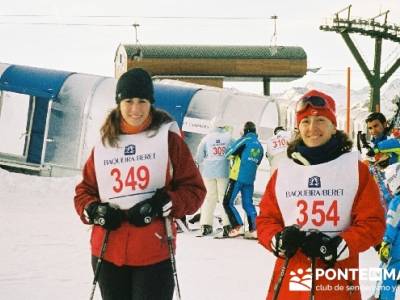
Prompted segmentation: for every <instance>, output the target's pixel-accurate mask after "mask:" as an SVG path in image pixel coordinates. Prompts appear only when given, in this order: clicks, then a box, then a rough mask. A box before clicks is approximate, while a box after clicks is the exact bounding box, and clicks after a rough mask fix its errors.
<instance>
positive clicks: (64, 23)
mask: <svg viewBox="0 0 400 300" xmlns="http://www.w3.org/2000/svg"><path fill="white" fill-rule="evenodd" d="M2 2H3V3H2V6H1V12H0V36H1V38H2V43H1V47H0V61H1V62H4V63H15V64H23V65H31V66H39V67H46V68H53V69H60V70H71V71H76V72H84V73H92V74H99V75H107V76H113V74H114V62H113V60H114V54H115V50H116V49H117V46H118V44H119V43H134V42H135V31H134V28H133V26H132V24H133V23H138V24H140V26H139V28H138V39H139V42H140V43H141V44H214V45H270V44H271V38H272V36H273V33H274V22H273V20H271V19H270V17H271V16H273V15H277V16H278V19H277V22H276V25H277V27H276V30H277V31H276V32H277V36H276V37H277V39H276V40H277V44H278V45H283V46H300V47H303V48H304V49H305V51H306V53H307V56H308V67H309V68H313V67H322V69H321V70H320V71H319V72H318V73H317V74H315V75H314V74H308V75H307V76H306V78H304V79H302V80H297V81H296V82H292V83H290V84H289V85H300V86H301V85H302V84H304V83H305V82H308V81H311V80H318V81H322V82H339V83H342V84H345V69H346V67H348V66H350V67H351V68H352V74H353V85H352V87H353V88H356V89H357V88H361V87H363V86H366V85H367V82H366V80H365V79H364V77H363V75H362V73H361V71H360V69H359V67H358V66H357V64H356V62H355V60H354V58H353V57H352V55H351V53H350V50H349V49H348V48H347V46H346V45H345V43H344V41H343V39H342V38H341V37H340V35H339V34H337V33H332V32H324V31H320V30H319V25H322V24H325V23H326V22H329V19H330V18H332V16H333V14H334V13H335V12H337V11H339V10H341V9H342V8H345V7H346V6H348V5H349V4H352V5H353V6H352V9H351V14H352V16H357V17H362V18H364V19H368V18H371V17H374V16H376V15H378V14H379V13H380V12H383V11H386V10H390V13H389V17H388V21H389V22H390V23H397V24H398V25H400V4H399V0H381V1H375V0H354V1H343V0H335V1H323V0H303V1H300V0H299V1H293V0H279V1H268V0H262V1H261V0H248V1H235V0H202V1H193V0H186V1H185V0H159V1H154V0H142V1H132V0H127V1H125V0H113V1H109V0H84V1H82V0H68V1H67V0H12V1H2ZM352 37H353V39H354V41H355V42H356V44H357V45H358V46H359V50H360V52H361V54H362V55H363V56H364V59H365V60H366V61H367V64H368V66H369V67H370V68H372V61H373V60H372V59H373V56H372V55H373V49H374V44H373V40H372V39H370V38H368V37H364V36H357V35H352ZM399 56H400V44H394V43H392V42H384V43H383V57H382V69H383V71H384V70H385V69H386V68H388V67H390V66H391V65H392V64H393V62H394V60H395V59H396V58H398V57H399ZM394 77H396V78H399V77H400V71H397V72H396V73H395V75H394ZM392 78H393V77H392ZM272 89H274V87H273V86H272Z"/></svg>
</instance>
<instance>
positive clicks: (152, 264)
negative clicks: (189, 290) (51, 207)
mask: <svg viewBox="0 0 400 300" xmlns="http://www.w3.org/2000/svg"><path fill="white" fill-rule="evenodd" d="M156 100H157V99H155V97H154V88H153V84H152V79H151V77H150V75H149V74H148V73H147V72H146V71H145V70H143V69H140V68H134V69H131V70H129V71H128V72H126V73H124V74H123V75H122V76H121V77H120V78H119V80H118V82H117V86H116V94H115V102H116V105H115V108H114V109H113V110H112V111H111V112H110V113H109V115H108V116H107V118H106V120H105V122H104V124H103V126H102V128H101V139H100V140H99V142H98V143H97V144H96V146H95V147H94V148H93V150H92V152H91V154H90V156H89V158H88V160H87V162H86V164H85V166H84V169H83V178H82V181H81V182H80V183H79V184H78V185H77V187H76V194H75V199H74V203H75V208H76V211H77V213H78V215H79V216H80V218H81V220H82V222H83V223H85V224H89V225H92V236H91V240H90V243H91V255H92V260H91V263H92V267H93V272H94V274H95V281H94V284H96V282H98V284H99V287H100V291H101V295H102V298H103V299H105V300H116V299H118V300H121V299H122V300H124V299H126V300H131V299H136V300H141V299H143V300H144V299H150V300H152V299H154V300H163V299H165V300H171V299H172V298H173V294H174V291H177V292H178V295H179V285H178V282H177V278H176V269H175V261H174V259H175V258H174V251H175V246H176V244H175V240H176V226H174V223H173V222H172V221H173V220H175V219H181V218H183V217H184V216H185V215H193V214H195V213H196V212H199V214H200V215H199V218H198V220H199V223H200V234H199V235H198V236H200V237H203V236H215V237H216V238H237V237H239V236H244V237H245V238H249V239H258V241H259V243H260V244H261V245H262V246H264V247H265V248H266V249H268V250H269V251H271V252H272V253H273V254H274V255H275V256H276V257H277V259H276V263H275V268H274V271H273V275H272V280H271V282H270V284H269V290H268V292H267V299H274V300H275V299H309V298H310V295H311V296H312V297H314V298H315V299H322V298H323V297H324V299H361V294H360V288H359V277H358V274H355V275H354V277H353V278H351V279H344V278H335V279H334V280H333V281H332V280H331V279H329V278H327V277H326V276H319V277H318V278H316V276H315V274H316V270H317V269H318V268H320V269H323V270H327V269H332V270H335V271H340V270H344V269H355V268H358V267H359V253H361V252H363V251H366V250H367V249H369V248H370V247H375V249H377V253H378V255H379V257H380V259H381V260H382V268H386V269H387V270H394V271H395V272H400V259H399V258H400V238H398V237H397V232H398V231H399V229H400V224H399V223H400V197H399V196H398V195H399V186H400V180H399V179H398V178H399V175H400V174H399V172H400V163H398V160H399V154H400V144H399V142H398V139H397V137H391V136H390V129H391V128H390V126H388V122H387V120H386V118H385V116H384V115H383V114H381V113H371V114H370V115H369V116H368V118H367V119H366V126H367V128H368V133H369V135H370V136H371V143H369V144H366V143H364V144H363V146H364V147H365V148H366V150H365V151H364V153H365V152H366V153H365V154H366V157H367V159H366V160H362V159H360V154H359V153H358V152H357V151H354V150H353V142H352V141H351V139H350V138H349V136H348V135H347V134H346V133H345V132H343V131H341V130H339V129H338V128H337V121H336V103H335V100H334V99H333V98H332V97H331V96H329V95H327V94H325V93H323V92H321V91H317V90H311V91H309V92H307V93H306V94H304V95H303V96H302V97H301V98H300V99H299V100H298V101H297V103H296V126H297V128H296V130H295V131H294V132H292V131H290V130H285V128H283V127H281V126H279V127H277V128H275V130H274V132H273V135H272V136H271V137H270V138H269V139H268V140H267V141H266V142H265V144H266V146H265V149H264V147H263V145H262V144H261V142H260V140H259V138H258V135H257V128H256V125H255V123H254V122H252V121H251V120H248V121H247V122H245V123H244V124H243V129H242V133H241V136H240V137H239V138H238V139H237V140H235V139H234V138H233V137H232V135H231V130H230V128H229V126H228V125H229V124H226V123H225V122H224V120H223V118H221V117H220V116H217V117H215V118H214V119H213V120H211V126H210V132H209V133H208V134H206V135H205V136H204V137H203V138H202V140H201V142H200V143H199V145H198V147H197V152H196V153H195V155H194V156H192V154H191V152H190V150H189V148H188V146H187V145H186V144H185V141H184V139H183V137H182V136H181V133H180V130H179V128H178V126H177V124H176V122H175V121H174V120H173V119H172V118H171V117H170V115H169V114H168V113H166V112H164V111H162V110H159V109H157V108H156V105H157V101H156ZM264 152H265V154H264ZM264 156H265V157H266V158H267V159H268V162H269V165H270V170H271V174H270V178H269V179H268V181H267V182H265V186H266V189H265V193H264V195H263V196H262V198H261V202H260V204H259V208H257V207H256V206H255V205H254V201H253V193H254V181H255V178H256V173H257V168H258V166H259V165H260V163H261V161H262V159H263V157H264ZM384 169H387V172H386V177H385V176H383V178H384V179H383V184H382V183H381V182H380V181H379V180H381V179H382V177H380V178H377V174H380V175H382V173H383V170H384ZM333 170H334V171H333ZM377 172H379V173H377ZM377 182H378V183H379V184H377ZM383 185H384V186H383ZM383 187H386V188H387V189H388V190H389V192H390V193H389V194H390V199H388V200H386V201H385V205H384V204H383V202H382V201H381V197H382V188H383ZM380 192H381V193H380ZM239 193H240V196H241V197H240V198H239V197H238V194H239ZM238 201H240V202H241V205H242V208H243V211H244V212H245V214H246V217H245V218H244V219H243V218H242V217H241V214H240V212H239V211H238V209H237V205H238ZM217 208H218V209H217ZM217 210H218V211H217ZM257 210H259V211H257ZM216 215H218V216H219V220H220V222H218V221H217V222H216V220H215V216H216ZM385 218H386V224H385ZM189 222H190V221H189ZM194 222H195V221H193V223H194ZM218 223H219V224H218ZM217 227H218V229H217ZM299 269H302V270H310V278H311V281H310V286H309V289H306V290H304V289H303V290H301V289H293V288H291V285H292V284H293V282H292V281H291V280H292V274H295V273H296V272H298V271H299ZM321 285H322V286H324V285H332V286H333V285H334V286H337V287H339V288H337V289H335V290H334V291H332V290H330V289H316V286H321ZM396 285H397V281H396V280H395V281H393V280H390V279H387V280H386V279H385V280H384V281H383V282H382V283H381V285H380V286H381V287H382V286H394V287H396ZM389 290H390V289H381V291H382V292H381V293H380V295H379V293H378V297H380V298H379V299H394V293H395V288H394V289H392V293H390V291H389ZM393 290H394V292H393ZM388 291H389V292H388ZM314 298H313V299H314ZM376 299H378V298H376Z"/></svg>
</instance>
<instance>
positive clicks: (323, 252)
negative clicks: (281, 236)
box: [301, 230, 349, 267]
mask: <svg viewBox="0 0 400 300" xmlns="http://www.w3.org/2000/svg"><path fill="white" fill-rule="evenodd" d="M301 251H302V252H303V253H304V254H305V255H306V256H308V257H310V258H318V257H319V258H321V259H322V260H323V261H324V262H325V263H326V264H327V266H328V267H333V265H334V264H335V263H336V261H338V260H343V259H346V258H348V257H349V249H348V248H347V244H346V241H345V240H343V239H342V238H341V237H340V236H335V237H333V238H331V237H329V236H327V235H326V234H324V233H322V232H320V231H318V230H313V231H310V232H307V234H306V237H305V239H304V242H303V244H302V246H301Z"/></svg>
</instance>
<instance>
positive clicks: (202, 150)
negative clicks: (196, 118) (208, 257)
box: [196, 117, 233, 236]
mask: <svg viewBox="0 0 400 300" xmlns="http://www.w3.org/2000/svg"><path fill="white" fill-rule="evenodd" d="M225 125H226V124H225V122H224V121H223V119H222V118H221V117H214V118H213V119H212V121H211V130H210V132H209V133H208V134H206V135H205V136H204V137H203V138H202V140H201V141H200V143H199V146H198V147H197V152H196V162H197V163H198V165H199V167H200V170H201V174H202V176H203V180H204V184H205V186H206V188H207V195H206V199H205V201H204V203H203V205H202V206H201V211H200V226H201V235H202V236H206V235H210V234H212V233H213V224H214V211H215V208H216V206H217V203H219V204H220V206H221V208H222V202H223V199H224V194H225V190H226V186H227V184H228V180H229V177H228V176H229V161H228V159H227V158H226V157H225V152H226V151H227V149H228V148H229V146H230V145H231V144H232V142H233V140H232V137H231V134H230V132H229V131H226V130H225ZM221 210H222V216H221V217H222V225H223V227H224V230H225V231H226V232H228V231H229V228H228V226H229V219H228V216H227V215H226V213H225V210H224V209H223V208H222V209H221Z"/></svg>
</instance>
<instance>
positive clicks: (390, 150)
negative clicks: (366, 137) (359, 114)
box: [365, 112, 400, 168]
mask: <svg viewBox="0 0 400 300" xmlns="http://www.w3.org/2000/svg"><path fill="white" fill-rule="evenodd" d="M365 123H366V124H367V129H368V133H369V134H370V136H371V147H370V148H369V150H368V152H367V156H369V157H372V158H373V159H374V160H375V162H376V163H379V166H380V167H381V168H385V167H387V166H388V165H390V164H393V163H396V162H398V160H399V153H400V144H399V142H398V140H397V139H396V138H394V139H391V138H389V135H390V132H389V127H388V122H387V120H386V117H385V116H384V114H382V113H381V112H373V113H371V114H369V115H368V117H367V119H366V120H365Z"/></svg>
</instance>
